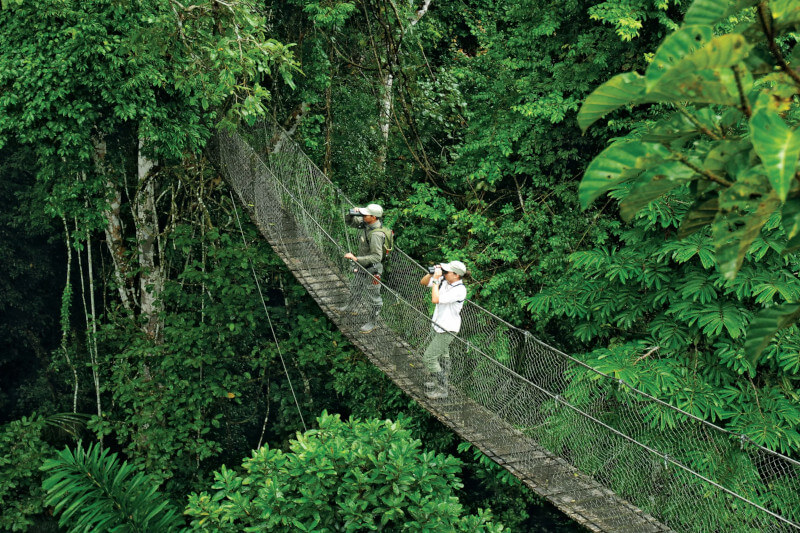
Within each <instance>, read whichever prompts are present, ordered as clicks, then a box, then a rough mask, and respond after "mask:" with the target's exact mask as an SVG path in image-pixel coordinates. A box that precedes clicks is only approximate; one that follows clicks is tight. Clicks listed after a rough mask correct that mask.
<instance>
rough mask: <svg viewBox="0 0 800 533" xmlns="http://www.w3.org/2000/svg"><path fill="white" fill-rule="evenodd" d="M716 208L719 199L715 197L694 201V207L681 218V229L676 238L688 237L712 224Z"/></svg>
mask: <svg viewBox="0 0 800 533" xmlns="http://www.w3.org/2000/svg"><path fill="white" fill-rule="evenodd" d="M718 206H719V198H718V197H717V196H714V197H713V198H704V199H698V200H695V203H694V205H692V207H691V208H690V209H689V212H688V213H686V215H685V216H684V217H683V221H682V222H681V227H680V228H678V238H679V239H683V238H685V237H688V236H689V235H691V234H693V233H696V232H698V231H700V230H701V229H703V228H705V227H706V226H708V225H709V224H711V223H712V222H714V219H715V218H716V216H717V208H718Z"/></svg>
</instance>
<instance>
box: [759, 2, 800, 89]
mask: <svg viewBox="0 0 800 533" xmlns="http://www.w3.org/2000/svg"><path fill="white" fill-rule="evenodd" d="M757 12H758V20H759V21H760V22H761V27H762V28H763V30H764V35H766V36H767V45H768V46H769V51H770V52H771V53H772V56H773V57H774V58H775V61H777V62H778V65H779V66H780V67H781V69H782V70H783V71H784V72H786V74H788V75H789V77H790V78H792V81H794V84H795V85H797V86H798V87H800V75H798V74H797V72H795V71H794V70H793V69H792V67H790V66H789V64H788V63H787V62H786V59H784V57H783V54H781V51H780V50H779V49H778V44H777V43H776V42H775V34H774V33H773V31H772V14H771V13H770V12H769V8H768V7H767V4H766V2H763V1H762V2H761V3H759V4H758V9H757ZM768 16H769V23H768V21H767V17H768Z"/></svg>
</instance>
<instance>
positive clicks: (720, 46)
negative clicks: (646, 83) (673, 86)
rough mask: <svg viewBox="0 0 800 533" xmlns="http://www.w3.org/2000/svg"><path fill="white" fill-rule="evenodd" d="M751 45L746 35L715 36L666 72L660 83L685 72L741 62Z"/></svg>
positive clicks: (726, 66) (729, 65)
mask: <svg viewBox="0 0 800 533" xmlns="http://www.w3.org/2000/svg"><path fill="white" fill-rule="evenodd" d="M751 48H752V46H750V45H749V44H748V43H747V41H746V40H745V38H744V36H742V35H740V34H738V33H729V34H726V35H720V36H719V37H714V38H713V39H711V40H710V41H709V42H708V43H706V44H705V45H704V46H703V47H702V48H700V49H699V50H696V51H694V52H692V53H690V54H689V55H687V56H686V57H684V58H683V59H682V60H681V61H679V62H678V63H677V64H676V65H674V66H673V67H672V68H670V69H669V71H667V72H665V73H664V74H663V75H662V76H661V79H660V81H659V84H663V83H669V80H670V79H671V78H673V77H681V76H683V75H684V74H685V73H692V72H697V71H700V70H705V69H712V70H713V69H722V68H730V67H732V66H734V65H737V64H739V63H741V62H742V61H743V60H744V58H745V57H747V54H748V53H749V52H750V49H751Z"/></svg>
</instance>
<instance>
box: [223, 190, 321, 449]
mask: <svg viewBox="0 0 800 533" xmlns="http://www.w3.org/2000/svg"><path fill="white" fill-rule="evenodd" d="M228 193H230V195H231V202H232V205H233V212H234V213H235V214H236V223H237V224H238V225H239V232H240V233H241V234H242V243H244V249H245V251H249V250H250V247H249V246H248V245H247V239H246V238H245V236H244V230H243V229H242V221H241V220H239V208H238V206H237V204H236V200H234V198H233V191H231V190H230V189H228ZM247 262H248V264H249V265H250V271H251V272H252V273H253V279H254V280H255V281H256V288H258V297H259V298H261V305H262V306H263V307H264V313H265V314H266V315H267V322H268V323H269V329H270V331H271V332H272V340H273V341H275V347H276V348H277V349H278V356H279V357H280V359H281V364H282V365H283V372H284V374H286V381H287V382H288V383H289V390H291V391H292V398H294V404H295V406H296V407H297V414H299V415H300V422H301V423H302V424H303V431H308V427H307V426H306V421H305V419H304V418H303V413H302V411H301V410H300V403H299V402H298V401H297V395H296V394H295V392H294V386H293V385H292V378H290V377H289V369H288V368H286V361H285V360H284V359H283V352H282V351H281V345H280V343H279V342H278V336H277V335H276V334H275V328H274V327H273V325H272V317H270V314H269V309H267V302H266V301H265V300H264V294H263V293H262V292H261V283H259V281H258V276H257V275H256V269H255V267H254V266H253V260H252V259H251V258H250V255H249V254H248V256H247ZM258 447H259V448H260V447H261V439H259V441H258Z"/></svg>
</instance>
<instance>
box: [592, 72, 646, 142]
mask: <svg viewBox="0 0 800 533" xmlns="http://www.w3.org/2000/svg"><path fill="white" fill-rule="evenodd" d="M644 94H645V83H644V76H642V75H640V74H637V73H636V72H626V73H625V74H617V75H616V76H614V77H613V78H611V79H610V80H608V81H607V82H605V83H604V84H602V85H601V86H599V87H598V88H596V89H595V90H594V91H592V94H590V95H589V96H587V97H586V100H584V102H583V105H582V106H581V109H580V111H578V125H579V126H580V127H581V130H583V131H584V132H585V131H586V129H587V128H588V127H589V126H591V125H592V124H594V122H595V121H597V120H598V119H600V118H602V117H604V116H605V115H607V114H608V113H611V112H612V111H614V110H615V109H618V108H620V107H622V106H624V105H628V104H632V103H637V102H639V100H640V99H641V98H642V97H643V96H644ZM639 103H641V102H639Z"/></svg>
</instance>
